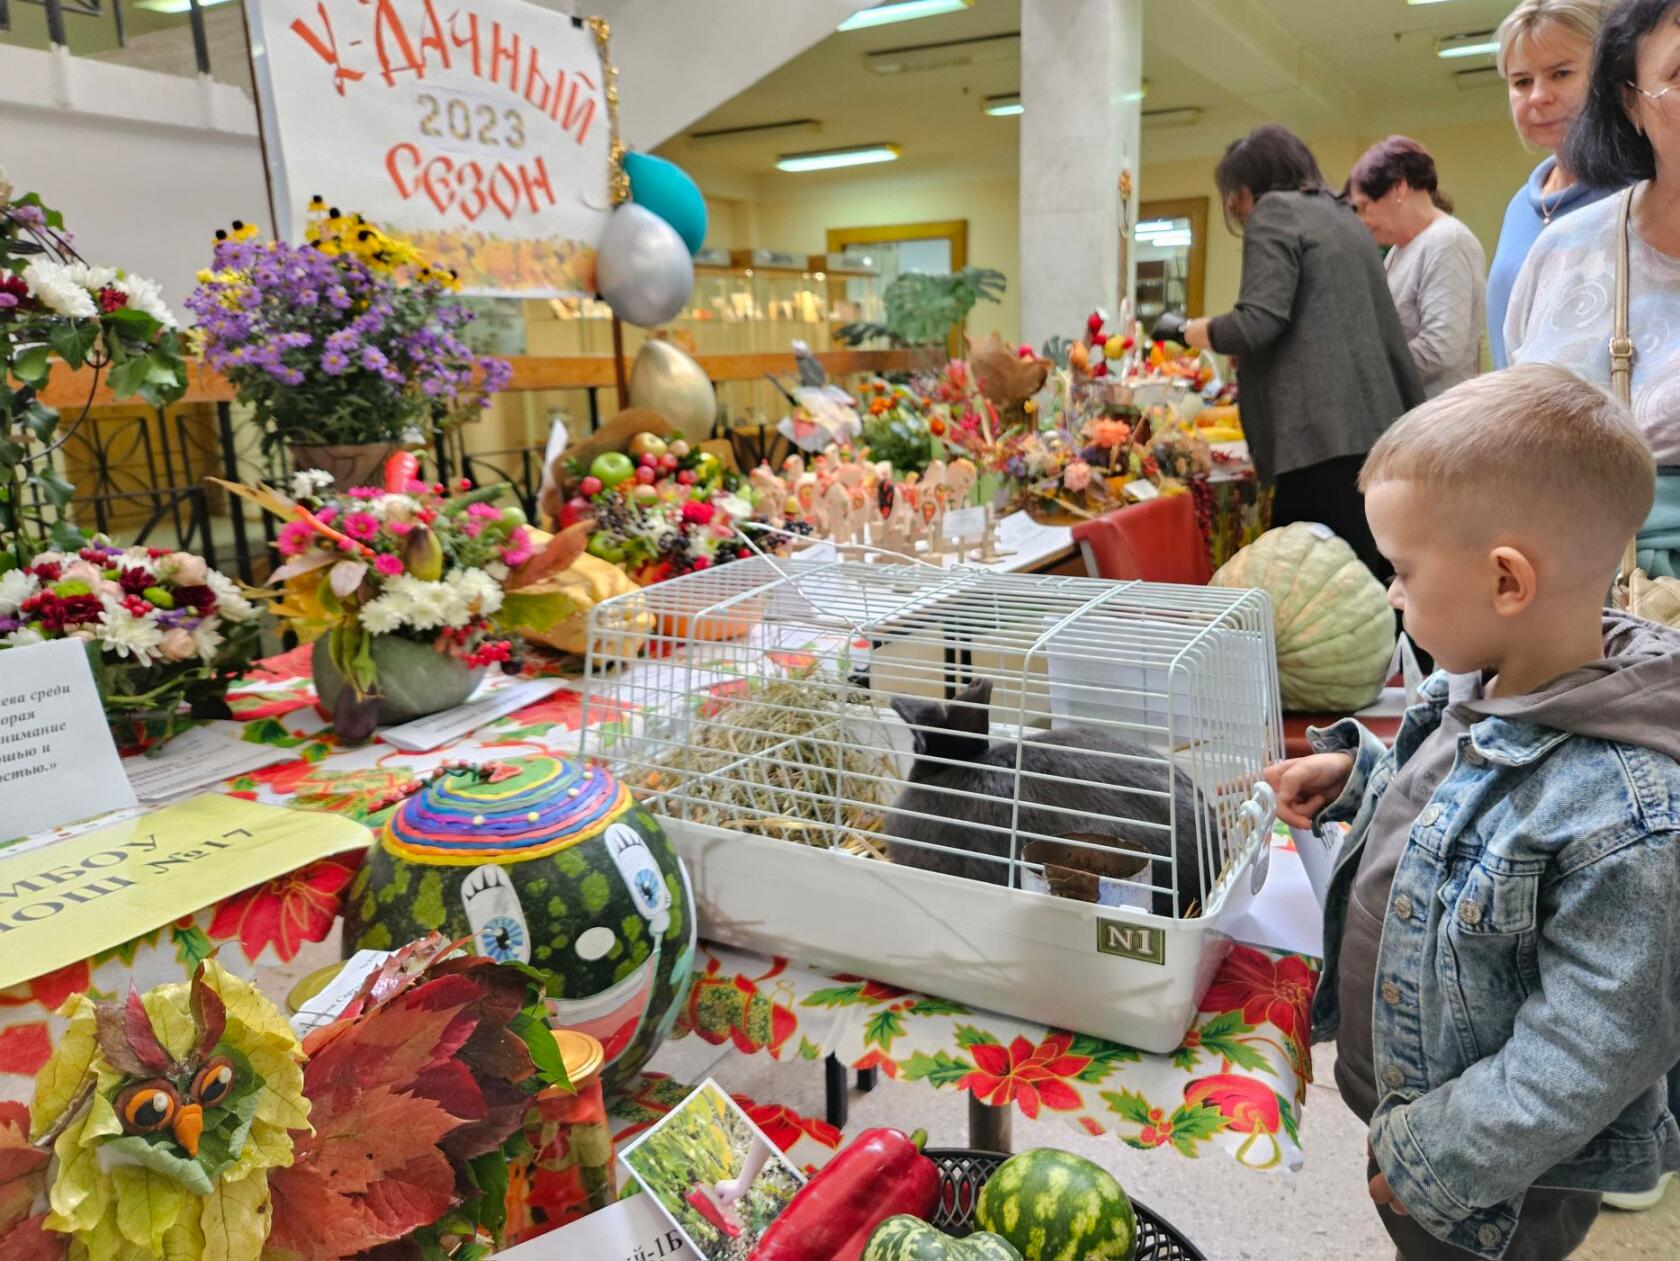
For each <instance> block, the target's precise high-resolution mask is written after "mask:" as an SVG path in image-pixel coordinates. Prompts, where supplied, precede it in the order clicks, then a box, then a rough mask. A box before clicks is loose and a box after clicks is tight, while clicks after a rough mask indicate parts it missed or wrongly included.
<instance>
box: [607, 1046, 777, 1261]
mask: <svg viewBox="0 0 1680 1261" xmlns="http://www.w3.org/2000/svg"><path fill="white" fill-rule="evenodd" d="M620 1159H622V1160H623V1161H624V1164H625V1166H626V1167H627V1168H628V1169H629V1170H630V1172H631V1173H632V1174H634V1175H635V1177H636V1180H637V1181H638V1182H640V1183H641V1185H642V1187H643V1189H644V1190H645V1191H647V1193H648V1194H649V1195H650V1196H652V1197H653V1199H654V1200H655V1202H657V1203H658V1204H659V1206H660V1207H661V1208H662V1209H664V1210H665V1212H666V1213H667V1214H668V1215H669V1216H670V1218H671V1220H672V1221H673V1222H674V1223H675V1224H676V1226H677V1229H678V1230H680V1231H682V1234H683V1238H684V1239H686V1240H687V1241H688V1245H689V1247H691V1248H693V1249H694V1251H695V1252H696V1253H697V1254H698V1255H700V1256H701V1257H703V1258H705V1261H747V1258H748V1257H750V1256H752V1255H753V1251H754V1249H755V1248H757V1247H758V1244H759V1242H760V1240H761V1239H762V1238H763V1237H764V1233H765V1231H766V1230H768V1229H769V1227H770V1223H771V1222H773V1221H775V1220H776V1218H777V1216H778V1215H779V1214H780V1213H781V1212H782V1210H783V1209H785V1208H787V1206H788V1204H789V1203H790V1202H791V1201H792V1199H793V1197H794V1196H795V1195H796V1194H798V1192H799V1188H800V1187H801V1186H802V1185H804V1179H803V1178H802V1177H801V1176H800V1174H799V1172H798V1170H796V1169H795V1168H794V1167H793V1165H792V1164H791V1163H789V1161H788V1160H787V1159H786V1158H785V1157H784V1156H783V1155H782V1154H781V1152H779V1151H778V1150H777V1149H776V1147H775V1145H774V1144H773V1143H771V1141H770V1140H769V1139H768V1138H766V1137H765V1135H764V1132H763V1131H762V1130H760V1129H759V1128H758V1126H756V1125H754V1124H753V1123H752V1121H751V1120H750V1119H749V1118H748V1116H747V1114H746V1113H745V1112H743V1111H742V1110H741V1109H740V1107H739V1106H738V1105H737V1104H736V1103H735V1102H734V1101H733V1100H732V1099H730V1097H729V1096H728V1095H727V1094H725V1093H724V1091H723V1088H722V1087H721V1086H719V1085H718V1084H717V1082H715V1081H713V1080H711V1079H710V1078H708V1079H707V1080H706V1081H704V1082H702V1083H701V1084H700V1085H699V1086H697V1087H695V1090H694V1093H693V1094H691V1095H689V1097H688V1098H687V1099H686V1100H684V1101H683V1102H682V1104H680V1105H679V1106H678V1107H676V1108H674V1109H672V1110H671V1111H670V1112H669V1113H667V1114H666V1116H665V1117H664V1119H663V1120H661V1121H660V1122H659V1124H658V1125H656V1126H654V1127H653V1128H652V1129H650V1130H649V1131H648V1132H647V1133H646V1134H644V1135H642V1137H641V1138H639V1139H637V1140H636V1142H635V1143H634V1144H633V1145H631V1146H630V1147H629V1148H628V1149H626V1150H625V1151H624V1152H623V1153H622V1154H621V1155H620Z"/></svg>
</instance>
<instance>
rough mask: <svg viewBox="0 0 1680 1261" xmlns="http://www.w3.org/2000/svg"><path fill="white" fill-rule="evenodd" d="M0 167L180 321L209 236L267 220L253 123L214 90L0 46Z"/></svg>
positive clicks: (237, 103)
mask: <svg viewBox="0 0 1680 1261" xmlns="http://www.w3.org/2000/svg"><path fill="white" fill-rule="evenodd" d="M135 119H145V120H146V121H143V122H138V121H133V120H135ZM0 165H4V166H5V167H6V168H7V170H8V172H9V173H10V175H11V179H12V182H13V183H14V184H15V185H16V186H17V187H18V189H19V190H20V191H25V190H34V191H36V192H39V193H40V194H41V197H42V199H43V200H44V201H46V203H47V204H48V205H50V206H55V207H57V208H58V209H59V210H62V211H63V212H64V217H65V222H66V224H67V226H69V228H70V229H71V230H72V231H73V232H74V233H75V234H76V247H77V249H78V250H79V252H80V253H81V254H82V256H83V257H84V258H86V259H87V260H88V262H90V263H95V264H105V265H109V266H115V267H122V268H124V269H125V270H128V271H132V272H136V273H138V274H140V275H142V276H149V277H151V278H152V279H154V280H156V281H158V283H159V284H161V285H162V286H163V290H164V295H165V298H166V299H167V300H168V302H169V304H170V305H171V306H172V307H174V308H175V310H176V312H177V313H178V314H183V315H184V312H183V309H182V303H183V301H184V299H185V298H186V295H187V293H188V291H190V290H191V288H192V286H193V277H194V275H195V274H196V273H197V272H198V270H199V269H200V268H201V267H204V266H206V265H208V263H209V261H210V247H211V240H212V237H213V234H214V232H215V230H216V229H217V228H218V227H221V226H222V225H224V224H226V223H227V222H229V221H230V220H232V219H241V218H242V219H246V220H250V221H253V222H256V223H259V224H260V223H265V222H266V220H267V217H268V209H267V205H268V203H267V194H266V193H265V191H264V183H263V176H262V160H261V156H260V153H259V150H258V146H257V136H256V115H255V111H254V110H253V109H252V107H251V104H250V102H249V101H248V100H246V98H245V97H244V96H243V95H242V94H241V93H240V92H239V91H238V90H237V89H234V88H230V87H227V86H225V85H223V84H216V83H210V82H207V81H206V82H200V81H199V80H197V79H184V78H177V77H175V76H171V75H163V74H154V73H151V72H149V71H144V70H134V69H130V68H129V67H126V66H115V65H108V64H105V63H103V62H98V61H91V60H88V59H86V58H70V57H62V58H60V57H56V56H55V55H54V54H51V53H44V52H36V51H33V50H30V49H20V48H13V47H9V46H4V45H0Z"/></svg>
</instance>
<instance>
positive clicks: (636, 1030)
mask: <svg viewBox="0 0 1680 1261" xmlns="http://www.w3.org/2000/svg"><path fill="white" fill-rule="evenodd" d="M433 931H437V932H442V933H444V934H445V935H446V936H448V937H449V938H450V939H451V940H461V939H468V940H469V941H470V945H471V948H472V950H473V951H474V952H475V953H477V954H481V955H485V956H488V957H489V958H492V959H495V960H496V961H497V962H498V963H521V964H525V965H526V966H528V967H530V968H533V969H535V970H536V972H537V973H538V974H540V975H541V977H542V980H543V983H544V985H545V986H546V987H547V991H548V1008H549V1014H550V1016H551V1017H552V1019H553V1023H554V1024H555V1025H556V1026H557V1027H559V1028H565V1029H577V1030H581V1031H582V1032H584V1033H588V1034H591V1035H592V1036H594V1037H595V1038H597V1039H598V1040H599V1041H600V1042H601V1044H602V1047H603V1048H604V1051H605V1055H606V1065H605V1069H604V1071H603V1073H602V1079H603V1081H604V1082H605V1084H606V1086H607V1088H608V1090H609V1091H614V1090H618V1089H621V1088H623V1087H624V1086H626V1085H627V1084H628V1083H629V1082H630V1081H631V1079H632V1078H633V1077H634V1075H635V1074H636V1073H637V1072H638V1071H639V1070H640V1069H641V1067H642V1065H643V1064H645V1063H647V1061H648V1058H649V1057H650V1056H651V1055H652V1054H653V1052H654V1051H655V1049H657V1047H658V1046H659V1043H660V1042H661V1041H662V1040H663V1039H664V1038H665V1036H666V1035H667V1034H668V1033H670V1031H671V1027H672V1025H674V1024H675V1023H676V1019H677V1015H678V1012H679V1010H680V1008H681V1005H682V1000H683V998H684V996H685V994H686V993H687V989H688V983H689V980H690V977H691V975H692V972H693V967H694V951H695V918H694V900H693V896H692V895H691V893H690V891H689V886H688V877H687V873H686V872H685V871H684V869H683V866H682V862H681V860H680V859H679V858H678V857H677V851H676V847H675V846H674V845H672V844H671V841H670V839H669V838H668V837H667V836H666V835H665V833H664V831H663V830H662V829H661V828H660V826H659V824H658V822H657V821H656V820H655V819H654V817H653V816H652V815H651V814H649V813H648V812H647V811H646V810H645V809H643V808H642V807H641V806H640V805H639V804H637V802H636V800H635V798H633V797H632V796H631V795H630V790H629V789H628V788H626V787H625V786H624V785H623V784H622V783H620V782H619V781H618V780H617V779H615V778H614V777H613V776H612V775H611V774H610V773H608V772H607V771H606V770H605V769H603V768H601V767H599V766H584V765H582V764H580V763H577V762H572V761H568V760H565V759H562V758H556V757H531V758H523V759H519V760H516V761H511V762H506V763H497V764H489V765H487V766H486V767H485V768H483V770H482V771H480V772H474V771H450V772H447V773H444V774H441V775H439V776H438V777H436V778H434V779H433V780H432V781H431V782H430V783H429V784H427V786H426V787H424V788H423V789H421V790H420V791H419V792H417V793H415V794H414V795H413V796H411V797H409V798H408V799H407V800H406V801H404V802H403V803H402V804H401V805H400V806H398V807H397V809H396V810H395V811H394V812H393V813H392V814H391V816H390V817H389V818H388V819H387V820H386V822H385V825H384V826H383V827H382V828H381V829H380V831H379V837H378V840H377V842H376V843H375V844H374V845H373V847H372V848H371V849H369V851H368V854H367V857H366V858H365V859H364V860H363V862H362V867H361V871H360V872H359V873H358V874H357V876H356V880H355V883H353V884H352V885H351V886H350V895H349V897H348V898H347V899H346V901H345V906H344V953H345V955H346V957H348V956H349V955H351V954H353V953H354V952H355V951H357V950H391V949H394V948H396V947H398V946H402V945H405V944H406V943H408V942H410V941H413V940H414V939H415V938H417V937H423V936H425V935H426V934H427V933H428V932H433Z"/></svg>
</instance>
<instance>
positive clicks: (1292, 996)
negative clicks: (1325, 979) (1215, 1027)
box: [1202, 946, 1318, 1042]
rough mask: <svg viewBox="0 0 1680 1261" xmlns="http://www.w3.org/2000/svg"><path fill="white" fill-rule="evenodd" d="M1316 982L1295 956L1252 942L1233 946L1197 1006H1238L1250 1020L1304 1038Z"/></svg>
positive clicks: (1205, 1008)
mask: <svg viewBox="0 0 1680 1261" xmlns="http://www.w3.org/2000/svg"><path fill="white" fill-rule="evenodd" d="M1317 984H1318V974H1317V973H1315V972H1314V971H1313V969H1312V966H1311V965H1310V964H1308V963H1307V961H1306V960H1305V959H1303V958H1301V956H1300V955H1284V956H1282V957H1281V958H1278V957H1275V956H1273V955H1269V954H1266V953H1265V952H1264V951H1260V950H1255V949H1254V948H1253V947H1252V946H1233V947H1231V953H1230V954H1229V955H1228V956H1226V959H1225V966H1224V967H1222V968H1221V969H1220V970H1219V975H1218V976H1216V977H1214V979H1213V984H1212V985H1210V986H1208V990H1207V993H1206V994H1205V995H1204V996H1203V998H1202V1010H1203V1011H1214V1012H1218V1011H1240V1012H1242V1018H1243V1019H1244V1020H1245V1021H1246V1022H1248V1023H1249V1024H1251V1025H1264V1024H1272V1025H1276V1026H1277V1027H1278V1028H1279V1029H1281V1030H1282V1031H1283V1036H1284V1037H1286V1038H1289V1039H1291V1040H1293V1041H1297V1042H1304V1041H1305V1039H1306V1036H1307V1031H1308V1029H1309V1028H1310V1026H1311V1017H1310V1014H1309V1013H1310V1010H1311V1006H1312V996H1313V987H1314V986H1315V985H1317Z"/></svg>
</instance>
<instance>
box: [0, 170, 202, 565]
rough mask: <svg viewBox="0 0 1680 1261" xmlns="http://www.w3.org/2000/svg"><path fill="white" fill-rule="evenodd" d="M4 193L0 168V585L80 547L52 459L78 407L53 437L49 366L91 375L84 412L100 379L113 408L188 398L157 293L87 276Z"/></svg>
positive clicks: (59, 231)
mask: <svg viewBox="0 0 1680 1261" xmlns="http://www.w3.org/2000/svg"><path fill="white" fill-rule="evenodd" d="M13 193H14V190H13V188H12V185H11V183H10V181H8V180H7V178H6V173H5V170H4V169H3V168H0V573H3V572H5V571H7V570H12V569H15V568H17V567H19V566H22V565H26V564H28V563H29V561H30V559H31V557H33V556H34V554H35V552H36V551H37V550H38V549H39V548H40V547H42V546H44V545H46V544H47V543H48V542H49V540H50V543H51V545H52V546H53V547H56V548H59V549H61V550H66V551H71V552H74V551H75V550H77V549H78V548H80V547H81V546H82V544H83V542H84V538H83V535H82V532H81V531H80V530H78V529H77V528H76V525H75V523H74V521H73V520H72V519H71V517H70V515H69V505H70V500H71V498H72V497H73V496H74V494H75V487H73V486H72V485H71V484H70V482H69V481H67V480H66V479H65V478H64V476H63V475H62V474H61V473H60V472H59V471H58V469H57V468H56V467H55V465H54V462H53V453H54V452H55V451H56V450H58V448H60V447H62V446H63V445H64V443H65V442H66V441H68V440H69V438H70V436H71V435H72V434H73V433H74V432H75V430H76V428H77V427H78V426H79V425H81V424H82V422H83V421H85V420H86V419H87V415H88V407H87V406H84V407H83V408H82V410H81V413H80V415H78V416H77V417H76V418H75V420H73V421H72V422H71V423H70V425H69V426H68V427H66V428H65V429H64V431H63V432H62V433H61V432H60V425H59V419H60V418H59V414H58V412H57V411H56V410H54V409H53V408H51V407H48V406H46V405H45V404H44V403H42V402H41V400H40V398H39V392H40V391H41V390H42V389H43V388H44V387H45V386H46V384H47V381H48V378H49V377H50V376H51V375H52V373H53V370H54V368H55V365H57V364H59V363H65V364H68V365H69V366H70V367H71V368H73V369H81V368H88V369H91V373H90V377H89V380H88V404H89V405H91V404H92V401H93V395H94V390H95V389H96V388H97V386H98V385H99V382H100V380H101V378H102V377H103V379H104V381H105V383H106V385H107V386H108V387H109V388H110V390H111V392H112V393H113V394H115V395H116V396H117V397H118V398H126V397H130V396H138V397H140V398H142V399H144V400H145V401H146V402H147V403H150V404H151V405H152V406H154V407H163V406H165V405H166V404H168V403H172V402H174V401H175V400H176V399H178V398H180V397H181V395H182V394H183V393H184V392H185V391H186V386H187V373H186V365H185V364H184V363H183V362H182V359H181V353H180V352H181V337H180V334H179V333H178V332H177V331H176V325H175V317H174V315H172V314H171V313H170V311H169V308H168V307H167V306H165V305H164V303H163V299H162V297H161V295H160V293H159V290H158V287H157V285H156V284H154V283H153V282H152V281H150V280H146V279H144V278H142V277H139V276H134V275H130V274H129V273H127V272H123V271H119V270H117V269H116V268H113V267H91V266H89V265H88V264H87V263H86V262H84V261H83V259H82V258H81V256H80V255H78V254H77V253H76V250H75V247H74V245H73V244H72V238H71V235H70V233H69V232H68V231H66V230H65V227H64V218H63V216H62V215H60V214H59V212H58V211H56V210H54V209H52V208H51V207H49V206H47V205H44V204H43V203H42V201H41V198H40V196H39V195H37V194H35V193H26V194H24V195H22V196H14V195H13ZM49 510H50V511H49Z"/></svg>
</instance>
